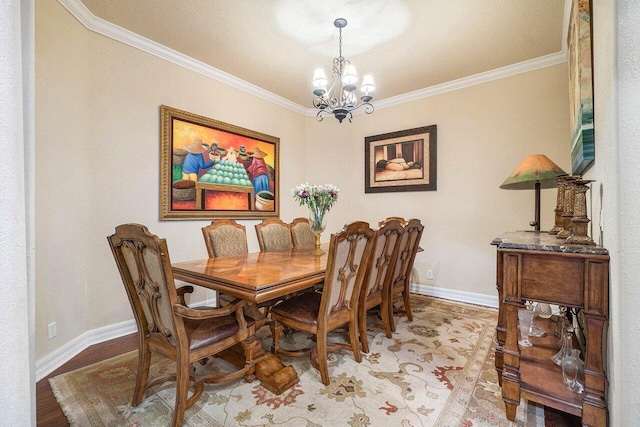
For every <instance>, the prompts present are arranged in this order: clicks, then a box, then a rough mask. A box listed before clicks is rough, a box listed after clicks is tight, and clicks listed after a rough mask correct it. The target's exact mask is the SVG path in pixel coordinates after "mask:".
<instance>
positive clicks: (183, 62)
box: [58, 0, 307, 114]
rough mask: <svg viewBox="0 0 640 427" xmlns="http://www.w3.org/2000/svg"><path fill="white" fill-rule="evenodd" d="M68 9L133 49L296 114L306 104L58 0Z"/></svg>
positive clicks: (75, 2)
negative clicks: (290, 99)
mask: <svg viewBox="0 0 640 427" xmlns="http://www.w3.org/2000/svg"><path fill="white" fill-rule="evenodd" d="M58 3H60V4H61V5H62V6H63V7H64V8H65V9H67V11H69V13H71V14H72V15H73V16H74V17H75V18H76V19H77V20H78V21H79V22H80V23H81V24H82V25H84V26H85V27H86V28H87V29H88V30H90V31H93V32H95V33H98V34H101V35H103V36H105V37H109V38H111V39H113V40H116V41H119V42H122V43H124V44H127V45H129V46H131V47H134V48H136V49H140V50H142V51H144V52H147V53H150V54H152V55H155V56H157V57H159V58H162V59H166V60H167V61H170V62H173V63H174V64H177V65H180V66H182V67H185V68H187V69H190V70H192V71H195V72H197V73H200V74H202V75H205V76H207V77H210V78H212V79H214V80H217V81H219V82H222V83H225V84H227V85H229V86H232V87H235V88H237V89H240V90H242V91H244V92H247V93H250V94H251V95H254V96H257V97H258V98H262V99H264V100H266V101H269V102H271V103H273V104H276V105H278V106H280V107H283V108H286V109H288V110H292V111H294V112H296V113H298V114H305V112H306V111H307V108H306V107H303V106H301V105H299V104H296V103H295V102H292V101H289V100H288V99H285V98H283V97H281V96H279V95H276V94H274V93H271V92H269V91H267V90H264V89H262V88H260V87H258V86H256V85H254V84H251V83H249V82H246V81H244V80H242V79H239V78H237V77H234V76H232V75H231V74H229V73H225V72H224V71H222V70H219V69H217V68H214V67H211V66H209V65H207V64H205V63H203V62H200V61H198V60H195V59H193V58H191V57H189V56H187V55H184V54H182V53H180V52H177V51H175V50H173V49H170V48H168V47H166V46H164V45H161V44H160V43H156V42H154V41H152V40H149V39H147V38H146V37H142V36H141V35H139V34H136V33H134V32H132V31H129V30H126V29H124V28H122V27H119V26H117V25H115V24H113V23H111V22H108V21H105V20H104V19H102V18H98V17H97V16H95V15H94V14H93V13H91V11H90V10H89V9H87V7H86V6H85V5H84V4H83V3H82V2H81V1H80V0H58Z"/></svg>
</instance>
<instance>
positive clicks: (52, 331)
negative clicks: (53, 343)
mask: <svg viewBox="0 0 640 427" xmlns="http://www.w3.org/2000/svg"><path fill="white" fill-rule="evenodd" d="M47 336H48V337H49V339H51V338H53V337H55V336H56V322H51V323H49V324H48V325H47Z"/></svg>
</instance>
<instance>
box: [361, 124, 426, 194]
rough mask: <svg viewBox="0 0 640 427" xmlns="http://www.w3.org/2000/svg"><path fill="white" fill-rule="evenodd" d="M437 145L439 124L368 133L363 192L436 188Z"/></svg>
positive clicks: (365, 147)
mask: <svg viewBox="0 0 640 427" xmlns="http://www.w3.org/2000/svg"><path fill="white" fill-rule="evenodd" d="M436 147H437V128H436V125H431V126H423V127H419V128H415V129H408V130H403V131H398V132H391V133H385V134H382V135H374V136H368V137H366V138H365V139H364V159H365V165H364V175H365V179H364V192H365V193H386V192H397V191H436V178H437V173H436V172H437V169H436V166H437V162H436Z"/></svg>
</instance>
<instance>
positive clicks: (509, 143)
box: [36, 2, 569, 358]
mask: <svg viewBox="0 0 640 427" xmlns="http://www.w3.org/2000/svg"><path fill="white" fill-rule="evenodd" d="M37 8H38V9H37V11H36V12H37V14H36V18H37V20H36V54H37V61H36V66H37V68H36V127H37V128H36V141H37V143H36V145H37V152H36V179H37V188H36V204H37V211H36V224H37V226H36V244H37V254H36V255H37V266H36V282H37V283H36V292H37V302H36V304H37V305H36V306H37V317H36V322H37V323H36V331H37V337H36V348H37V358H42V357H44V356H46V355H48V354H50V353H51V352H54V351H56V350H58V349H59V348H60V347H61V346H63V345H64V344H66V343H68V342H70V341H71V340H73V339H74V338H77V337H78V336H80V335H81V334H83V333H85V332H87V331H90V330H93V329H96V328H100V327H103V326H108V325H113V324H115V323H118V322H121V321H125V320H129V319H131V312H130V308H129V306H128V303H127V300H126V296H125V293H124V290H123V289H122V284H121V283H120V279H119V277H118V273H117V271H116V268H115V265H114V262H113V259H112V256H111V253H110V251H109V248H108V246H107V243H106V239H105V237H106V236H107V235H109V234H111V233H113V229H114V227H115V226H116V225H117V224H120V223H123V222H140V223H143V224H146V225H147V226H148V227H149V228H150V230H151V231H152V232H154V233H156V234H158V235H160V236H163V237H166V238H167V241H168V243H169V248H170V250H171V254H172V259H173V260H174V261H179V260H185V259H190V258H197V257H204V256H206V251H205V247H204V244H203V242H202V237H201V234H200V228H201V227H202V226H203V225H205V224H206V223H207V222H206V221H163V222H161V221H159V220H158V211H159V191H158V175H159V171H158V164H159V140H160V135H159V126H160V123H159V106H160V105H161V104H164V105H169V106H172V107H175V108H180V109H184V110H187V111H190V112H193V113H197V114H201V115H204V116H207V117H212V118H215V119H217V120H221V121H224V122H227V123H232V124H234V125H238V126H242V127H246V128H249V129H253V130H256V131H260V132H263V133H267V134H270V135H274V136H278V137H280V138H281V168H282V170H283V172H284V173H283V175H282V177H281V183H280V190H281V193H282V195H283V197H282V203H281V216H282V217H283V218H284V219H285V220H290V219H292V218H294V217H297V216H305V215H306V211H305V210H304V208H302V207H300V206H297V205H296V203H295V202H294V201H293V200H292V199H291V198H290V197H288V192H289V190H290V189H291V188H292V187H293V186H295V185H297V184H299V183H300V182H304V181H308V182H311V183H333V184H335V185H337V186H338V187H339V188H340V189H341V190H342V195H341V200H340V201H339V202H338V203H337V205H336V206H335V207H334V209H333V210H332V211H331V213H330V215H329V219H328V230H336V229H339V228H340V227H342V225H343V224H344V223H346V222H348V221H351V220H354V219H363V220H366V221H369V222H370V223H372V224H376V223H377V222H378V220H380V219H382V218H385V217H386V216H390V215H400V216H405V217H417V218H420V219H421V220H422V222H423V223H424V224H425V226H426V228H425V234H424V237H423V239H422V247H423V248H424V252H423V253H421V254H419V255H418V258H417V260H416V264H415V275H414V281H416V282H419V283H420V284H422V285H427V286H433V287H437V288H442V289H447V290H455V291H461V292H467V293H471V294H481V295H486V296H488V297H491V298H495V297H496V296H495V250H494V248H492V247H491V246H490V245H489V243H490V242H491V240H492V239H493V238H494V237H495V236H496V235H498V234H499V233H501V232H503V231H507V230H514V229H527V228H530V227H529V226H528V222H529V221H530V220H532V219H533V199H534V193H533V191H506V190H500V189H499V188H498V187H499V186H500V184H501V183H502V181H503V180H504V179H505V178H506V177H507V175H508V174H509V173H510V172H511V171H512V170H513V169H514V168H515V167H516V166H517V165H518V163H519V162H520V161H521V160H522V159H523V158H524V157H525V156H527V155H529V154H535V153H544V154H546V155H548V156H549V157H550V158H551V159H552V160H554V161H555V162H556V163H557V164H558V165H560V166H561V167H563V168H568V166H569V165H568V162H569V150H568V146H567V142H566V141H567V134H568V109H569V108H568V101H567V98H568V96H567V87H568V80H567V72H566V65H565V64H561V65H556V66H553V67H548V68H544V69H540V70H536V71H533V72H529V73H524V74H520V75H516V76H512V77H509V78H504V79H501V80H496V81H492V82H489V83H484V84H480V85H477V86H473V87H469V88H466V89H462V90H458V91H452V92H448V93H444V94H441V95H437V96H433V97H430V98H426V99H423V100H418V101H414V102H411V103H407V104H403V105H399V106H394V107H388V108H381V109H378V110H377V111H376V112H375V113H374V114H373V115H371V116H367V115H358V116H356V117H355V118H354V122H353V123H346V122H345V123H342V124H338V123H337V121H336V120H334V119H331V118H327V119H325V121H324V122H322V123H317V122H316V120H315V118H314V117H303V116H300V115H298V114H296V113H294V112H291V111H289V110H285V109H283V108H280V107H277V106H274V105H273V104H270V103H268V102H267V101H264V100H262V99H259V98H256V97H253V96H251V95H249V94H246V93H244V92H241V91H239V90H236V89H233V88H230V87H228V86H225V85H223V84H220V83H218V82H216V81H213V80H211V79H208V78H206V77H204V76H202V75H200V74H197V73H195V72H192V71H189V70H186V69H184V68H181V67H179V66H177V65H175V64H172V63H170V62H167V61H165V60H162V59H159V58H157V57H155V56H152V55H149V54H147V53H144V52H141V51H138V50H136V49H134V48H132V47H130V46H127V45H124V44H121V43H118V42H116V41H113V40H111V39H109V38H106V37H103V36H101V35H98V34H96V33H93V32H90V31H88V30H87V29H85V28H84V27H82V26H81V25H80V24H79V23H78V22H77V21H76V20H75V19H74V18H73V17H72V16H70V15H69V14H68V13H67V12H66V11H65V10H64V9H63V8H62V7H61V6H60V5H59V4H58V3H55V2H38V4H37ZM431 124H436V125H438V191H436V192H418V193H389V194H364V172H363V164H364V138H365V137H366V136H370V135H376V134H379V133H386V132H392V131H397V130H403V129H409V128H413V127H419V126H425V125H431ZM542 194H543V198H542V214H543V216H542V227H543V228H547V229H548V228H549V227H551V225H552V222H553V217H552V214H553V208H554V207H555V191H554V190H543V192H542ZM255 223H256V221H244V224H245V225H246V226H247V228H248V232H249V233H248V235H249V245H250V249H251V250H257V249H258V247H257V242H256V238H255V233H253V225H254V224H255ZM323 237H324V239H323V240H325V241H326V240H328V233H325V235H324V236H323ZM427 269H433V270H434V280H433V281H427V280H426V270H427ZM198 297H199V298H207V297H209V295H206V294H205V293H204V292H203V293H201V294H200V295H198ZM53 321H56V322H57V329H58V336H57V337H56V338H54V339H53V340H47V338H46V330H47V327H46V325H47V323H49V322H53Z"/></svg>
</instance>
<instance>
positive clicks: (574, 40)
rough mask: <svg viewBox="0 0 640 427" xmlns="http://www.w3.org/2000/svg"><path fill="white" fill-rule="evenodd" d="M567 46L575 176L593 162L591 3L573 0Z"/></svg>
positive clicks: (573, 169) (572, 167) (586, 0)
mask: <svg viewBox="0 0 640 427" xmlns="http://www.w3.org/2000/svg"><path fill="white" fill-rule="evenodd" d="M567 45H568V53H569V91H570V97H571V102H570V108H571V114H570V118H571V169H572V172H573V174H574V175H582V174H583V173H584V172H585V171H586V170H587V169H589V167H591V165H592V164H593V162H594V160H595V141H594V129H593V78H592V65H591V64H592V56H591V2H590V0H573V3H572V6H571V19H570V21H569V34H568V37H567Z"/></svg>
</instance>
